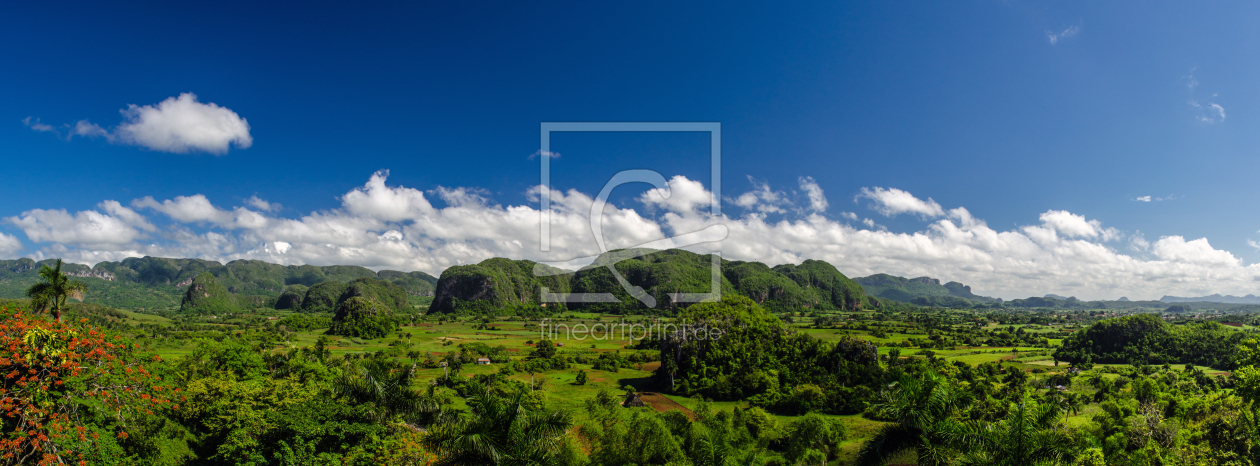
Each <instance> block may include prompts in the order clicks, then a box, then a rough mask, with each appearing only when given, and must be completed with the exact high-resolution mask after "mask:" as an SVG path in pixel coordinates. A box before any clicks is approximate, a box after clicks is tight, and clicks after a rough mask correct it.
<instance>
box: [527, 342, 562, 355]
mask: <svg viewBox="0 0 1260 466" xmlns="http://www.w3.org/2000/svg"><path fill="white" fill-rule="evenodd" d="M555 355H556V345H555V344H554V343H552V342H551V340H539V341H538V344H537V345H536V346H535V347H534V351H533V352H532V353H530V356H531V357H535V358H550V357H553V356H555Z"/></svg>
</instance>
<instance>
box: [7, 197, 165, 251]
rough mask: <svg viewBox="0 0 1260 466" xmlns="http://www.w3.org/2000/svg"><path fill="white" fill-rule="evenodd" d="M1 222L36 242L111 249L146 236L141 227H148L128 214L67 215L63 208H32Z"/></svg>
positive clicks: (109, 203)
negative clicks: (15, 227) (14, 227)
mask: <svg viewBox="0 0 1260 466" xmlns="http://www.w3.org/2000/svg"><path fill="white" fill-rule="evenodd" d="M111 203H112V205H117V204H118V203H117V202H113V201H106V202H103V203H102V205H103V206H109V205H111ZM118 207H119V208H121V209H122V210H125V211H127V212H130V213H131V214H134V213H135V212H134V211H131V210H130V209H127V208H125V207H121V205H118ZM4 221H5V222H6V223H10V224H13V225H15V226H17V227H18V228H21V229H22V231H23V232H24V233H26V237H27V238H29V239H30V240H31V241H34V242H37V243H40V242H54V243H66V244H74V245H78V246H88V247H89V248H106V249H110V250H113V249H115V247H114V246H116V245H123V244H128V243H131V242H133V241H135V240H137V239H141V238H145V237H146V235H145V234H144V233H143V232H142V231H141V230H144V229H151V228H152V226H151V225H148V223H147V222H144V221H143V220H142V219H137V218H135V217H132V216H131V215H130V214H125V213H124V215H121V216H116V215H111V214H109V213H101V212H98V211H95V210H85V211H80V212H76V213H75V214H73V215H71V214H70V213H69V212H66V211H65V209H55V210H44V209H32V210H28V211H26V212H22V213H21V214H20V215H16V216H13V217H6V218H5V219H4Z"/></svg>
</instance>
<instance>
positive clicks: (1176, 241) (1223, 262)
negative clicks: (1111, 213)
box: [1151, 236, 1241, 266]
mask: <svg viewBox="0 0 1260 466" xmlns="http://www.w3.org/2000/svg"><path fill="white" fill-rule="evenodd" d="M1151 251H1152V252H1154V253H1155V256H1157V257H1159V258H1160V259H1163V260H1166V261H1172V262H1181V263H1186V264H1199V265H1208V266H1213V265H1215V266H1238V265H1239V264H1241V261H1240V260H1239V259H1238V258H1237V257H1234V255H1233V254H1230V252H1229V251H1222V250H1219V249H1213V248H1212V245H1210V244H1208V240H1207V238H1199V239H1196V240H1191V241H1186V240H1185V238H1182V237H1180V236H1166V237H1163V238H1160V239H1159V240H1158V241H1155V243H1154V244H1152V245H1151Z"/></svg>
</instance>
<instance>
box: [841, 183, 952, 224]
mask: <svg viewBox="0 0 1260 466" xmlns="http://www.w3.org/2000/svg"><path fill="white" fill-rule="evenodd" d="M862 198H866V199H870V200H871V201H872V204H873V205H872V206H871V208H873V209H875V211H876V212H879V213H881V214H883V215H884V216H885V217H894V216H896V215H899V214H918V215H920V216H923V217H939V216H941V215H944V214H945V210H944V209H941V205H940V204H937V203H936V201H933V200H932V198H930V197H929V198H928V200H926V201H924V200H922V199H919V198H917V197H914V195H913V194H910V193H908V192H906V191H902V190H900V189H897V188H880V187H875V188H862V191H861V193H860V194H858V195H857V197H855V198H854V199H853V200H854V201H855V202H856V201H857V200H858V199H862Z"/></svg>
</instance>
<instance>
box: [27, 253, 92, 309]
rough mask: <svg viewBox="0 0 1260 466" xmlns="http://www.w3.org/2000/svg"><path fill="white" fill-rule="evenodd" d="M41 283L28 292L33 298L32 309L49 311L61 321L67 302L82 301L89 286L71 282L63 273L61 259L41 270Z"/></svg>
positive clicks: (74, 281)
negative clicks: (72, 299) (54, 264)
mask: <svg viewBox="0 0 1260 466" xmlns="http://www.w3.org/2000/svg"><path fill="white" fill-rule="evenodd" d="M39 278H40V280H41V281H40V282H39V283H36V284H34V285H31V287H30V288H28V289H27V290H26V296H27V297H29V298H31V308H32V309H35V310H40V311H44V310H46V311H48V312H50V313H52V315H53V318H54V319H57V320H61V310H62V308H63V307H65V305H66V300H68V299H70V298H77V299H80V300H82V299H83V293H84V292H86V291H87V284H85V283H83V282H81V281H78V280H71V279H70V278H69V277H67V276H66V274H65V273H64V272H62V271H61V259H57V265H56V266H54V267H49V266H47V265H45V266H43V267H40V269H39Z"/></svg>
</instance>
